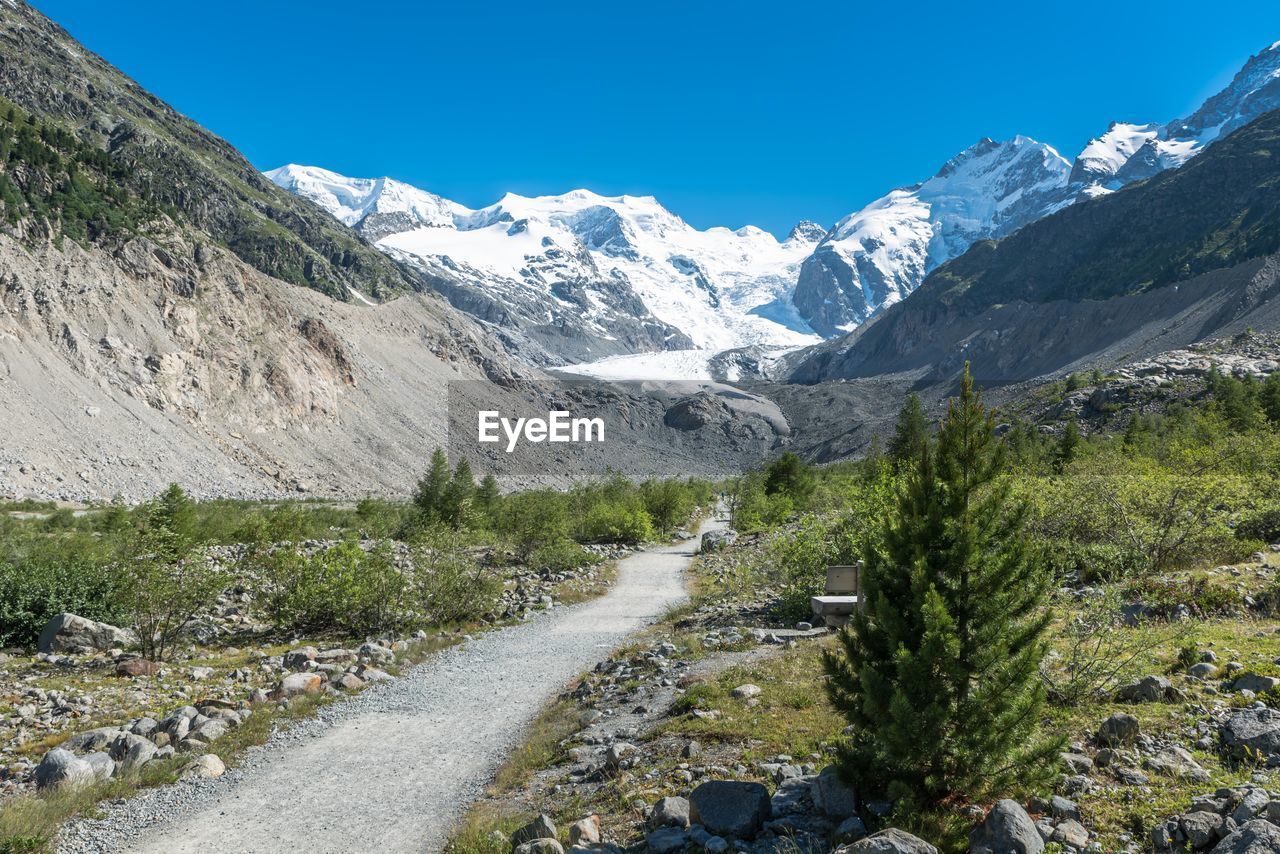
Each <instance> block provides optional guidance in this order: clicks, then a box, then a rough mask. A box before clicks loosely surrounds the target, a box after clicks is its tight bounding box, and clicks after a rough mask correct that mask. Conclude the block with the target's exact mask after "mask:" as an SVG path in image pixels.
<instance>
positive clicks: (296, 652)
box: [282, 646, 319, 670]
mask: <svg viewBox="0 0 1280 854" xmlns="http://www.w3.org/2000/svg"><path fill="white" fill-rule="evenodd" d="M317 655H319V651H318V650H317V649H316V648H315V647H314V646H303V647H299V648H298V649H291V650H289V651H288V652H286V653H285V654H284V657H283V659H282V663H283V664H284V666H285V667H286V668H287V669H289V670H306V669H307V668H308V667H309V666H310V665H311V662H313V661H315V660H316V656H317Z"/></svg>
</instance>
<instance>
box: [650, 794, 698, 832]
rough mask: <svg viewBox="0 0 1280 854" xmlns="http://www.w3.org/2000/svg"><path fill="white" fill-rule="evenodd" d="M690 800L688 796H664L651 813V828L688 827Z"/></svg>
mask: <svg viewBox="0 0 1280 854" xmlns="http://www.w3.org/2000/svg"><path fill="white" fill-rule="evenodd" d="M688 826H689V800H688V799H687V798H662V799H661V800H659V801H658V802H657V803H656V804H654V805H653V810H652V811H651V812H650V813H649V829H650V830H653V829H656V828H659V827H688Z"/></svg>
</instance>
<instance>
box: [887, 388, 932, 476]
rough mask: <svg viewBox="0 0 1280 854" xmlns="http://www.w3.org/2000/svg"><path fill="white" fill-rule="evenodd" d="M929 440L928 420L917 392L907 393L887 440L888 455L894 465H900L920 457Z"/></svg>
mask: <svg viewBox="0 0 1280 854" xmlns="http://www.w3.org/2000/svg"><path fill="white" fill-rule="evenodd" d="M928 441H929V422H928V420H926V419H925V417H924V407H923V406H921V405H920V397H919V395H917V394H914V393H912V394H909V395H907V400H906V403H904V404H903V405H902V410H901V411H900V412H899V413H898V423H897V425H896V426H895V427H894V429H893V438H891V439H890V440H889V448H888V455H889V459H890V460H891V461H892V462H893V464H894V465H902V464H904V463H908V462H914V461H915V460H918V459H920V454H921V452H922V451H923V450H924V447H925V444H926V443H927V442H928Z"/></svg>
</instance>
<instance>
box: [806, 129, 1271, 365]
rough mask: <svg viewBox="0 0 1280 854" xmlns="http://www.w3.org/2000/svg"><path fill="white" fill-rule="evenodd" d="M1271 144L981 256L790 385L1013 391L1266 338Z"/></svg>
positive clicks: (981, 250)
mask: <svg viewBox="0 0 1280 854" xmlns="http://www.w3.org/2000/svg"><path fill="white" fill-rule="evenodd" d="M1277 143H1280V112H1272V113H1267V114H1265V115H1263V117H1262V118H1259V119H1257V120H1255V121H1254V122H1253V123H1252V124H1249V125H1246V126H1245V127H1243V128H1241V129H1240V130H1237V131H1236V132H1234V133H1232V134H1230V135H1229V136H1227V137H1225V138H1224V139H1222V140H1221V141H1219V142H1218V143H1216V144H1215V145H1213V146H1212V147H1210V148H1208V149H1207V150H1206V151H1205V153H1204V154H1202V155H1200V156H1199V157H1197V158H1195V159H1194V160H1193V161H1191V162H1189V163H1187V164H1186V165H1184V166H1183V167H1181V168H1180V169H1177V170H1170V171H1166V172H1164V173H1161V174H1160V175H1158V176H1156V177H1155V178H1152V179H1150V180H1148V181H1146V182H1143V183H1140V184H1137V185H1135V186H1133V187H1129V188H1126V189H1123V190H1121V191H1119V192H1114V193H1111V194H1107V195H1103V196H1102V197H1098V198H1093V199H1091V200H1087V201H1084V202H1082V203H1078V204H1075V205H1072V206H1070V207H1067V208H1065V209H1063V210H1061V211H1059V212H1058V213H1056V214H1054V215H1052V216H1050V217H1048V218H1046V219H1044V220H1041V221H1039V222H1036V223H1034V224H1032V225H1029V226H1026V227H1025V228H1023V229H1022V230H1021V231H1018V232H1017V233H1015V234H1013V235H1012V236H1010V237H1007V238H1005V239H1004V240H1003V241H1000V242H983V243H980V244H977V245H975V246H974V247H973V248H971V249H970V250H969V251H968V252H967V253H965V254H964V255H962V256H961V257H959V258H957V259H955V260H953V261H951V262H950V263H948V264H945V265H943V266H942V267H940V268H939V269H938V270H936V271H935V272H934V273H933V274H932V275H930V276H929V277H928V278H927V279H926V280H925V283H924V284H923V285H922V286H921V287H920V289H919V290H918V291H917V292H916V293H914V294H913V295H912V296H911V298H910V299H908V300H905V301H903V302H902V303H900V304H898V305H896V306H894V307H893V308H891V309H890V310H888V311H887V312H886V313H885V314H884V315H882V316H881V317H880V318H878V319H877V320H876V321H875V322H873V323H871V324H868V325H867V326H865V327H863V328H862V329H859V330H858V332H856V333H855V334H854V335H852V336H849V337H848V338H846V339H843V340H841V341H839V342H833V343H831V344H828V345H824V346H822V347H819V348H816V350H815V351H813V352H811V353H809V354H808V355H807V356H806V357H804V358H803V360H802V361H801V363H800V364H799V365H798V367H796V369H795V370H794V372H793V374H792V376H793V378H794V379H796V380H799V381H802V382H815V381H820V380H825V379H835V378H841V377H857V376H863V377H865V376H874V375H882V374H891V373H902V372H907V373H912V374H913V375H916V376H918V377H920V378H923V379H925V380H931V381H942V380H945V379H947V378H949V377H951V376H953V375H954V373H955V371H956V370H958V369H959V368H960V366H961V364H962V362H963V361H964V360H971V361H972V362H973V364H974V366H975V372H976V374H977V375H978V376H979V377H981V378H982V379H983V380H984V381H985V382H988V383H1002V382H1014V381H1018V380H1023V379H1028V378H1031V377H1034V376H1037V375H1041V374H1046V373H1052V372H1054V371H1059V370H1064V369H1067V368H1068V367H1070V366H1071V365H1073V364H1075V363H1077V362H1081V361H1082V360H1084V361H1087V360H1090V359H1095V360H1096V359H1099V358H1103V357H1104V356H1105V355H1106V354H1112V355H1117V354H1124V353H1128V354H1135V353H1142V352H1144V351H1151V352H1158V351H1159V350H1165V349H1172V348H1174V347H1179V346H1185V345H1186V344H1189V343H1192V342H1194V341H1197V340H1201V339H1203V338H1207V337H1211V336H1214V335H1221V334H1225V333H1226V332H1229V331H1232V330H1234V329H1235V328H1236V327H1239V326H1242V325H1253V326H1256V327H1258V328H1262V329H1268V328H1272V327H1274V326H1275V325H1276V324H1277V322H1278V319H1277V317H1276V309H1275V304H1274V300H1273V299H1272V298H1273V297H1274V296H1275V295H1276V292H1277V288H1278V287H1280V275H1278V273H1277V268H1278V265H1277V261H1276V259H1275V258H1274V257H1271V256H1273V254H1274V253H1276V252H1277V251H1280V196H1278V195H1277V192H1276V191H1277V187H1280V166H1277V164H1276V163H1275V162H1274V161H1275V158H1274V157H1273V156H1271V155H1272V152H1273V151H1274V150H1275V147H1276V145H1277Z"/></svg>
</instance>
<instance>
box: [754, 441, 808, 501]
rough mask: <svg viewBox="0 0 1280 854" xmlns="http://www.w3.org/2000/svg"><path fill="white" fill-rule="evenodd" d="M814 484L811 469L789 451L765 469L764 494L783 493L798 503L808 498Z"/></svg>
mask: <svg viewBox="0 0 1280 854" xmlns="http://www.w3.org/2000/svg"><path fill="white" fill-rule="evenodd" d="M816 486H817V480H816V478H815V477H814V474H813V469H811V468H810V467H809V464H808V463H806V462H805V461H804V460H802V459H800V458H799V457H798V456H796V455H795V454H793V453H791V452H790V451H787V452H786V453H785V454H783V455H782V456H780V457H778V458H777V459H776V460H774V461H773V462H772V463H770V464H769V467H768V468H766V469H765V473H764V491H765V494H766V495H785V496H787V497H788V498H790V499H791V500H792V502H793V503H795V504H797V505H799V504H803V503H804V502H805V501H808V500H809V497H810V496H812V495H813V490H814V488H815V487H816Z"/></svg>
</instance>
